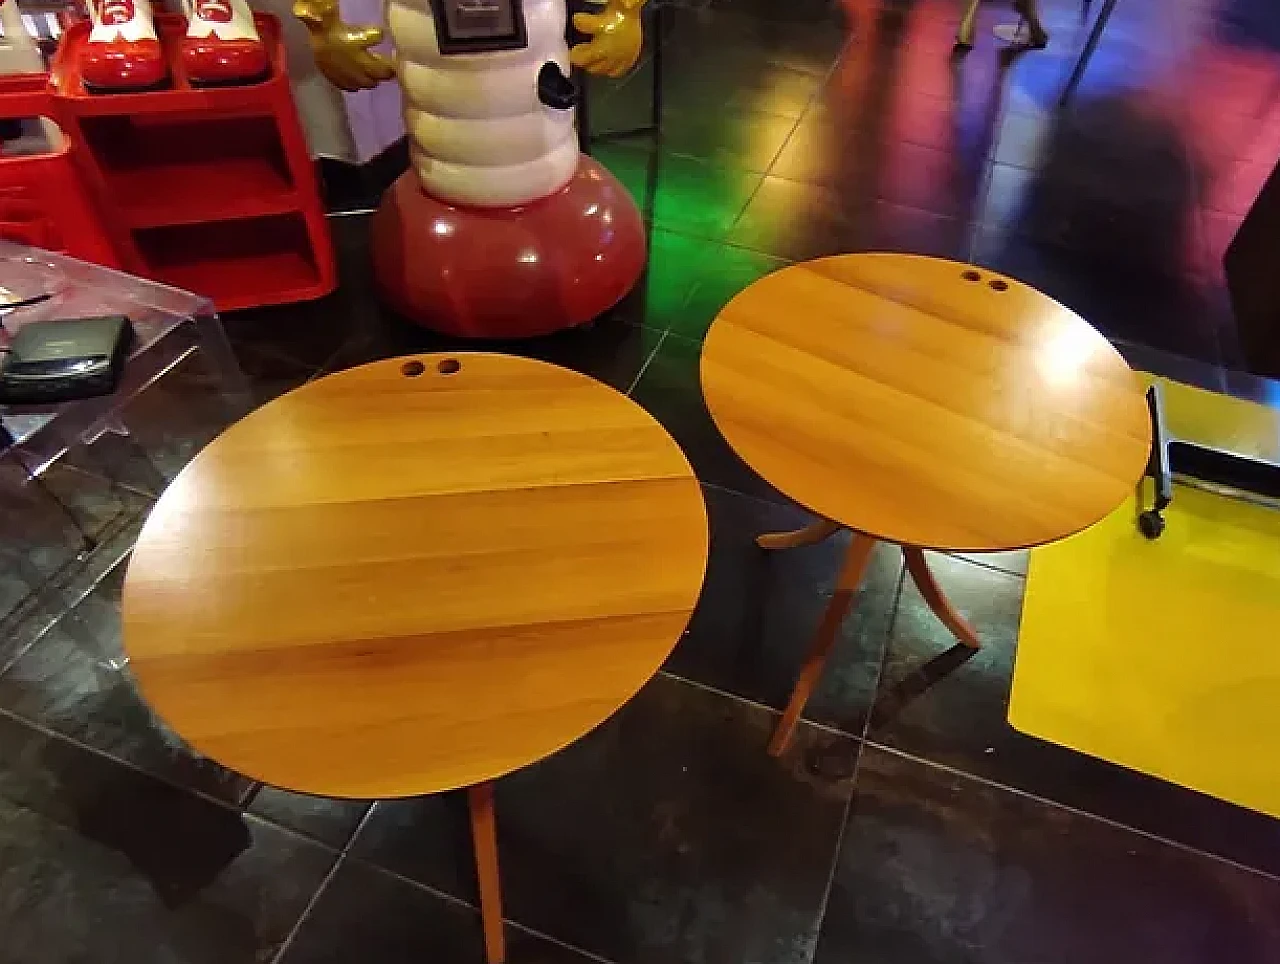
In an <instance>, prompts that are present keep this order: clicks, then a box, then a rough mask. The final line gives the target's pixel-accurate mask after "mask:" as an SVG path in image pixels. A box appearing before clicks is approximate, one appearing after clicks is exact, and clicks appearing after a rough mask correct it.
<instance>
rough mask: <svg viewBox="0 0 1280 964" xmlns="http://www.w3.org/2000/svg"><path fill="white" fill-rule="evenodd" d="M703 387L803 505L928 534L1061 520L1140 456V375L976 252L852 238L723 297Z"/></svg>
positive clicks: (1008, 537)
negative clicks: (884, 248)
mask: <svg viewBox="0 0 1280 964" xmlns="http://www.w3.org/2000/svg"><path fill="white" fill-rule="evenodd" d="M702 387H703V392H704V394H705V396H706V400H707V405H708V408H709V409H710V411H711V415H712V417H713V418H714V420H715V422H716V425H717V426H718V427H719V428H720V431H721V432H722V433H723V434H724V436H725V438H726V439H727V440H728V441H729V443H730V445H732V446H733V448H734V449H735V450H736V451H737V453H738V454H739V455H740V456H741V457H742V458H743V459H744V460H745V461H746V462H747V464H748V465H750V466H751V467H752V468H754V469H755V470H756V471H757V472H758V473H760V475H761V476H763V477H764V478H765V479H767V480H768V481H769V482H771V483H772V484H773V485H774V486H776V487H777V488H778V489H779V490H780V491H782V492H783V493H784V494H786V495H787V496H789V497H791V498H792V499H794V500H795V501H797V502H799V503H801V504H802V505H804V506H806V507H807V508H809V509H810V510H812V511H813V512H816V513H818V514H819V515H821V516H825V517H826V518H828V519H833V520H835V521H837V522H839V523H841V524H842V525H845V526H848V527H850V528H853V529H857V530H859V531H861V532H865V533H868V534H870V535H874V536H878V537H880V538H883V539H888V540H891V541H893V542H898V543H903V544H907V545H916V546H924V547H926V548H936V549H956V550H972V551H984V550H1000V549H1014V548H1024V547H1027V546H1034V545H1040V544H1042V543H1046V542H1052V541H1053V540H1056V539H1060V538H1062V537H1064V536H1067V535H1070V534H1071V533H1074V532H1077V531H1079V530H1080V529H1083V528H1085V527H1087V526H1089V525H1091V524H1092V523H1094V522H1097V521H1098V520H1099V519H1101V518H1102V517H1103V516H1105V515H1107V513H1109V512H1110V511H1111V510H1113V509H1114V508H1115V507H1116V506H1117V505H1119V504H1120V503H1121V501H1123V500H1124V498H1125V497H1126V496H1128V495H1129V494H1130V493H1132V491H1133V488H1134V485H1135V483H1136V481H1137V479H1138V478H1139V476H1140V475H1141V474H1142V470H1143V467H1144V465H1145V463H1146V459H1147V451H1148V448H1149V444H1150V435H1151V427H1150V422H1149V419H1148V415H1147V409H1146V404H1145V402H1144V400H1143V393H1142V384H1141V382H1140V380H1139V379H1138V376H1137V375H1136V374H1135V373H1134V372H1132V371H1131V370H1130V369H1129V367H1128V365H1127V364H1125V361H1124V359H1122V358H1121V357H1120V355H1119V354H1118V353H1117V352H1116V351H1115V349H1114V348H1112V346H1111V345H1110V343H1108V342H1107V340H1106V339H1105V338H1103V337H1102V335H1100V334H1099V333H1098V332H1097V331H1095V330H1094V329H1093V328H1091V327H1090V326H1089V325H1088V324H1086V323H1085V322H1084V321H1083V320H1082V319H1081V318H1080V317H1079V316H1077V315H1076V314H1074V313H1073V312H1072V311H1070V310H1069V309H1067V308H1065V307H1063V306H1062V305H1060V304H1058V303H1057V302H1056V301H1053V300H1052V299H1050V298H1048V297H1046V296H1045V295H1043V294H1041V293H1039V292H1038V291H1036V290H1035V289H1033V288H1031V287H1028V286H1027V285H1024V284H1021V283H1019V282H1017V281H1014V280H1012V279H1009V278H1005V277H1002V276H1000V275H996V274H993V273H992V272H989V271H987V270H985V269H975V268H973V267H972V266H970V265H964V264H958V263H956V262H952V261H942V260H938V259H935V258H925V257H917V256H908V255H897V254H857V255H844V256H840V257H834V258H824V259H821V260H818V261H811V262H807V263H805V264H800V265H795V266H794V267H790V268H785V269H783V270H782V271H779V272H776V273H775V274H771V275H768V276H767V277H765V278H763V279H761V280H760V281H758V282H756V283H755V284H753V285H752V286H751V287H750V288H748V289H746V290H745V291H743V292H742V293H741V294H739V295H738V296H737V297H736V298H734V299H733V301H731V302H730V303H729V304H728V305H726V306H725V308H724V310H723V311H722V312H721V313H720V315H719V317H718V318H717V319H716V321H715V322H714V323H713V324H712V326H711V330H710V332H709V333H708V335H707V338H706V342H705V345H704V347H703V352H702Z"/></svg>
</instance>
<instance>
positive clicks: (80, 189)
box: [0, 74, 121, 268]
mask: <svg viewBox="0 0 1280 964" xmlns="http://www.w3.org/2000/svg"><path fill="white" fill-rule="evenodd" d="M47 80H48V79H47V77H46V76H45V75H44V74H9V75H4V76H0V120H5V121H19V120H29V119H31V118H37V117H43V118H48V119H50V120H53V119H54V114H55V109H54V104H53V96H52V94H51V93H50V92H49V87H48V83H47ZM7 147H8V145H5V144H3V143H0V237H2V238H6V239H8V240H11V241H17V242H19V243H20V244H28V245H32V246H34V247H37V248H45V249H46V250H49V251H57V252H59V253H62V254H69V255H71V256H72V257H75V258H81V259H83V260H85V261H94V262H97V263H98V264H104V265H107V266H108V267H111V268H118V267H121V264H120V260H119V258H118V257H117V256H116V253H115V249H114V248H113V247H112V244H111V240H110V238H109V237H108V236H107V234H106V233H105V231H104V230H103V227H102V225H103V223H104V220H103V218H102V217H101V215H100V213H99V212H98V210H97V209H96V207H95V205H94V202H93V200H92V198H91V197H90V196H89V193H88V191H86V190H85V188H84V185H83V183H82V181H81V179H80V177H79V176H78V174H77V172H76V168H75V165H74V162H73V161H72V156H71V155H72V151H73V148H72V145H71V144H70V142H68V141H67V139H66V138H65V137H63V138H62V139H61V142H60V143H58V144H57V145H55V146H54V148H53V150H52V151H49V152H46V153H40V154H22V153H14V152H12V151H11V150H7Z"/></svg>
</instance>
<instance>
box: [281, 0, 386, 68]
mask: <svg viewBox="0 0 1280 964" xmlns="http://www.w3.org/2000/svg"><path fill="white" fill-rule="evenodd" d="M293 15H294V16H295V17H297V18H298V19H299V20H301V21H302V22H303V23H304V24H305V25H306V27H307V31H308V33H310V34H311V50H312V52H313V53H314V54H315V57H316V66H317V67H319V68H320V73H322V74H324V75H325V77H327V78H329V82H330V83H331V84H333V85H334V86H335V87H341V88H342V89H343V90H363V89H364V88H366V87H376V86H378V84H380V83H382V82H383V81H384V80H390V79H391V78H392V77H393V76H395V72H396V68H395V64H394V63H393V62H392V61H391V59H390V58H389V57H384V56H383V55H382V54H379V53H374V52H373V51H371V50H370V49H369V48H370V47H372V46H373V45H374V44H376V43H379V42H381V40H382V31H381V30H379V29H378V28H377V27H352V26H350V25H349V24H346V23H343V22H342V18H341V17H340V16H339V14H338V0H297V2H296V3H294V5H293Z"/></svg>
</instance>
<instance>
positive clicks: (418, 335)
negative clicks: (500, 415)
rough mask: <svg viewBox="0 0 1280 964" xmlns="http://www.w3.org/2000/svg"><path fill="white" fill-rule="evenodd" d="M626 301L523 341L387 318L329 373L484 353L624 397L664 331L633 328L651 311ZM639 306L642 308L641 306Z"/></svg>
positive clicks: (348, 348) (330, 365) (334, 362)
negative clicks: (552, 370)
mask: <svg viewBox="0 0 1280 964" xmlns="http://www.w3.org/2000/svg"><path fill="white" fill-rule="evenodd" d="M642 294H643V293H637V295H636V299H637V300H636V301H634V302H632V301H626V302H624V303H623V304H620V305H619V306H618V307H617V308H616V309H615V310H614V311H613V312H610V313H607V314H606V315H605V316H603V317H602V318H601V319H600V320H599V321H597V322H595V323H594V324H591V325H586V326H583V327H580V328H574V329H570V330H568V331H562V332H557V333H556V334H553V335H547V336H544V337H542V338H529V339H523V340H520V341H508V340H484V341H481V340H476V339H461V338H455V337H451V336H444V335H438V334H435V333H434V332H429V331H427V330H426V329H423V328H420V327H418V326H417V325H414V324H412V323H410V322H408V321H406V320H404V319H402V318H399V317H397V316H395V315H392V314H390V313H388V314H387V315H386V316H385V317H384V318H383V319H382V321H381V322H380V323H379V324H378V325H376V326H370V327H369V328H368V329H366V331H365V332H363V333H362V334H361V335H359V336H357V337H356V338H355V339H353V340H352V341H351V342H349V343H348V344H347V345H345V346H343V348H342V349H341V350H340V351H339V352H338V353H337V355H335V356H334V357H333V358H331V359H330V360H329V363H328V365H327V367H326V369H325V372H324V374H328V373H330V372H334V371H341V370H342V369H344V368H351V367H353V366H356V365H364V364H367V363H369V362H373V361H378V360H380V359H383V358H392V357H395V356H397V355H406V354H415V353H418V352H448V351H484V352H500V353H504V354H509V355H522V356H525V357H528V358H537V359H539V360H541V361H546V362H551V363H553V364H556V365H561V366H563V367H565V368H571V369H573V370H574V371H579V372H582V373H583V374H584V375H590V376H591V377H592V378H595V379H597V380H598V381H602V382H604V383H605V384H607V385H611V386H613V387H614V388H616V389H618V390H619V391H622V392H625V391H626V390H627V389H629V388H630V387H631V385H632V384H633V383H634V382H635V379H636V376H637V375H638V374H639V373H640V371H641V370H642V369H643V368H644V366H645V364H646V362H648V360H649V358H650V356H651V355H652V354H653V352H654V349H656V348H657V347H658V343H659V342H660V341H661V339H662V332H661V330H654V329H653V328H647V327H641V325H640V324H630V323H628V320H627V316H628V314H629V313H631V314H633V315H634V316H638V317H639V318H640V320H641V321H643V320H644V318H645V317H646V316H647V313H648V308H647V307H645V306H644V305H643V302H642V301H640V300H639V299H641V297H642ZM637 305H640V307H637Z"/></svg>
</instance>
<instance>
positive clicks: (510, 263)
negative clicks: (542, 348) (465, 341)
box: [294, 0, 645, 338]
mask: <svg viewBox="0 0 1280 964" xmlns="http://www.w3.org/2000/svg"><path fill="white" fill-rule="evenodd" d="M565 3H566V0H388V12H387V27H388V31H389V32H390V35H391V41H392V43H393V45H394V48H395V54H394V58H391V57H387V56H384V55H382V54H380V53H377V52H375V51H373V50H372V49H371V48H373V47H374V46H375V45H376V44H378V43H380V42H381V40H382V31H381V30H379V29H378V28H376V27H368V26H351V25H348V24H346V23H344V22H343V21H342V19H341V16H340V14H339V11H338V3H337V0H297V3H295V5H294V13H295V14H296V15H297V16H298V18H299V19H300V20H302V22H303V23H304V24H305V25H306V26H307V28H308V30H309V31H310V35H311V42H312V49H313V51H314V53H315V57H316V63H317V65H318V66H319V68H320V70H321V71H322V72H323V73H324V74H325V76H326V77H328V78H329V80H330V81H332V82H333V83H334V84H335V85H337V86H338V87H341V88H342V89H344V90H359V89H362V88H369V87H373V86H375V85H377V84H379V83H381V82H383V81H385V80H389V79H391V78H392V77H393V76H394V77H397V78H398V79H399V81H400V86H401V88H402V90H403V94H404V120H405V128H406V130H407V132H408V138H409V157H410V170H409V171H407V172H406V173H405V174H404V175H403V176H402V177H401V178H400V179H399V180H398V181H397V182H396V183H395V184H394V185H393V186H392V187H391V188H390V189H389V190H388V191H387V193H386V195H385V196H384V198H383V201H382V204H381V206H380V208H379V209H378V212H377V213H376V214H375V216H374V219H373V236H372V253H373V260H374V265H373V267H374V276H375V279H376V281H377V285H378V289H379V291H380V293H381V295H382V296H383V298H384V299H385V300H386V301H387V302H388V303H389V304H390V305H391V306H392V307H393V308H395V309H397V310H398V311H400V312H401V313H402V314H404V315H406V316H407V317H409V318H410V319H412V320H414V321H416V322H418V323H419V324H422V325H425V326H426V327H429V328H432V329H434V330H437V331H442V332H446V333H449V334H455V335H464V336H470V337H488V338H506V337H521V336H532V335H540V334H546V333H549V332H551V331H556V330H559V329H562V328H568V327H573V326H575V325H579V324H583V323H585V322H588V321H590V320H592V319H594V318H595V317H597V316H598V315H600V314H601V313H602V312H604V311H606V310H608V309H609V308H610V307H611V306H612V305H613V304H615V303H616V302H617V301H618V300H619V299H621V298H622V297H623V296H624V295H625V294H626V293H627V292H628V291H629V290H630V289H631V287H632V286H633V285H634V283H635V281H636V279H637V278H638V277H639V275H640V273H641V271H642V270H643V268H644V261H645V235H644V225H643V222H642V220H641V217H640V214H639V211H638V210H637V209H636V206H635V203H634V202H633V201H632V200H631V197H630V196H629V195H628V194H627V192H626V190H625V189H624V188H623V187H622V186H621V185H620V184H619V183H618V181H617V180H616V179H615V178H614V177H613V176H612V175H611V174H610V173H609V172H608V171H606V170H605V169H604V168H603V167H601V166H600V165H599V164H597V163H596V162H595V161H593V160H592V159H591V158H589V157H586V156H583V155H582V154H580V153H579V150H578V138H577V133H576V130H575V126H574V108H575V105H576V104H577V102H578V98H579V96H580V92H579V91H578V89H577V87H576V85H575V84H574V83H573V82H572V80H571V79H570V71H571V67H572V66H577V67H580V68H582V69H583V70H585V71H587V72H588V73H592V74H597V75H604V76H609V77H620V76H622V75H624V74H626V73H627V72H628V71H629V70H631V68H632V67H633V66H634V65H635V63H636V60H637V59H638V58H639V56H640V48H641V41H642V34H641V7H642V6H643V4H644V0H603V2H598V3H596V7H597V9H596V10H595V11H594V12H585V13H578V14H577V15H575V16H574V18H573V24H574V26H575V27H576V28H577V30H578V31H580V32H581V33H582V34H583V35H585V37H586V38H587V40H586V42H584V43H581V44H579V45H577V46H575V47H574V49H573V50H572V52H570V50H569V49H568V45H567V42H566V25H567V24H566V18H567V11H566V8H565Z"/></svg>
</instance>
